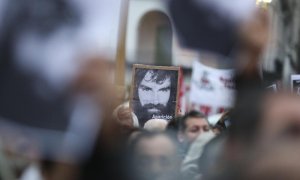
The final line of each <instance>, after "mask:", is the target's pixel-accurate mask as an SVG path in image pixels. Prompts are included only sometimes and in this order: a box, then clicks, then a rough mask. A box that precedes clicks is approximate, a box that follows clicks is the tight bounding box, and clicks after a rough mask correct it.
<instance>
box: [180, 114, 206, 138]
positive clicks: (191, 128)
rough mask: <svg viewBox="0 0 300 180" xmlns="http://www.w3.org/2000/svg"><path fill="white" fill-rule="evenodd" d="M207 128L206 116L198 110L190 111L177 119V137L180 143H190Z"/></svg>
mask: <svg viewBox="0 0 300 180" xmlns="http://www.w3.org/2000/svg"><path fill="white" fill-rule="evenodd" d="M209 129H210V126H209V124H208V122H207V120H206V116H205V115H204V114H202V113H200V112H198V111H191V112H189V113H188V114H186V115H185V116H183V117H182V118H181V120H180V121H179V135H178V139H179V141H180V142H182V143H188V144H191V143H192V142H194V141H195V140H196V139H197V137H198V136H199V135H201V134H202V133H203V132H207V131H209Z"/></svg>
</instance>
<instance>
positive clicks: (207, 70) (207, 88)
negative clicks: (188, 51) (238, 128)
mask: <svg viewBox="0 0 300 180" xmlns="http://www.w3.org/2000/svg"><path fill="white" fill-rule="evenodd" d="M233 77H234V72H233V70H221V69H214V68H211V67H207V66H204V65H203V64H201V63H200V62H198V61H195V62H194V63H193V73H192V79H191V91H190V99H189V103H190V106H191V107H190V108H189V109H190V110H192V109H194V110H198V111H201V112H203V113H205V114H206V115H213V114H218V113H222V112H223V111H225V110H226V109H228V108H231V107H232V104H233V100H234V99H233V98H234V94H235V84H234V80H233Z"/></svg>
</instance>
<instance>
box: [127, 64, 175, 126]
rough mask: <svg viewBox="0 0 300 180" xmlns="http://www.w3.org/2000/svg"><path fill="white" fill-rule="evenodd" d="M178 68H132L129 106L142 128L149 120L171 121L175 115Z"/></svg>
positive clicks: (140, 66)
mask: <svg viewBox="0 0 300 180" xmlns="http://www.w3.org/2000/svg"><path fill="white" fill-rule="evenodd" d="M179 77H180V68H179V67H167V66H148V65H138V64H135V65H134V66H133V74H132V91H131V101H130V105H131V108H132V110H133V112H134V113H135V114H136V116H137V118H138V119H139V124H140V125H141V126H143V125H144V124H145V123H146V121H148V120H150V119H165V120H171V119H172V118H174V117H175V115H176V114H177V109H178V90H179Z"/></svg>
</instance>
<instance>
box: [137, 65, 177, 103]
mask: <svg viewBox="0 0 300 180" xmlns="http://www.w3.org/2000/svg"><path fill="white" fill-rule="evenodd" d="M147 72H150V73H151V79H150V80H149V81H155V82H156V83H157V84H162V83H164V81H165V80H166V79H167V78H170V79H171V95H173V96H171V97H170V99H169V102H173V101H176V93H175V92H174V91H176V89H177V78H178V74H177V71H174V70H161V69H145V68H137V69H136V74H135V84H134V90H135V92H134V93H133V97H134V100H139V97H138V93H137V89H138V87H139V85H140V84H141V82H142V80H143V79H144V78H145V75H146V74H147Z"/></svg>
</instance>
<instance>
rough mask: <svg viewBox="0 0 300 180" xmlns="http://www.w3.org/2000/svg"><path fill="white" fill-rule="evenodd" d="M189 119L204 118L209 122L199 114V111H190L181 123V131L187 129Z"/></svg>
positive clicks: (204, 117)
mask: <svg viewBox="0 0 300 180" xmlns="http://www.w3.org/2000/svg"><path fill="white" fill-rule="evenodd" d="M188 118H203V119H205V120H206V121H207V117H206V116H205V115H204V114H203V113H201V112H199V111H195V110H193V111H190V112H188V113H187V114H185V115H184V116H183V117H182V118H181V119H180V121H179V131H184V130H185V129H186V121H187V120H188Z"/></svg>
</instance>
